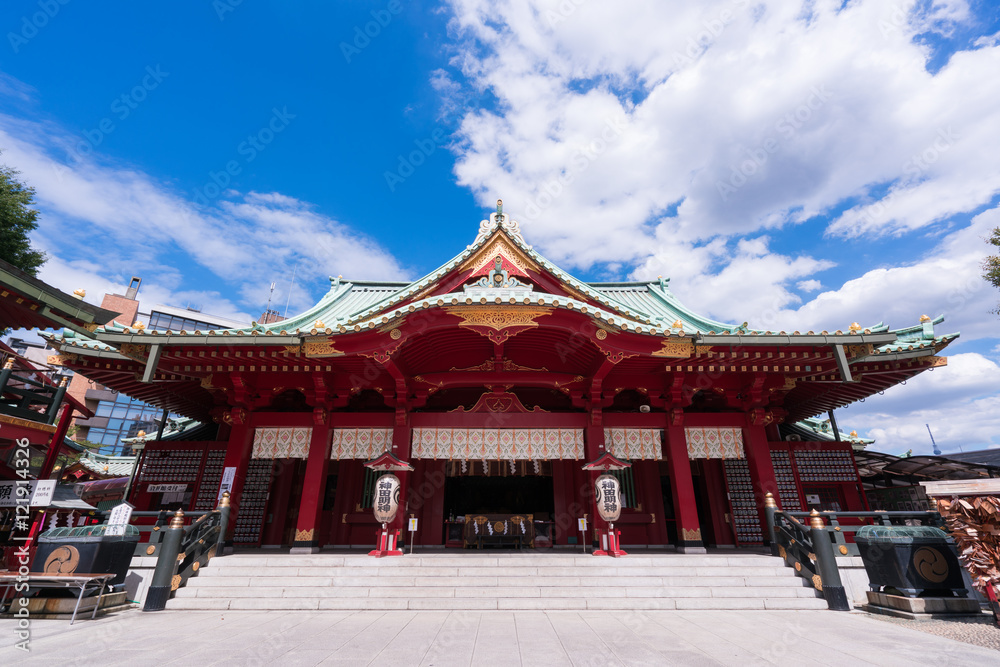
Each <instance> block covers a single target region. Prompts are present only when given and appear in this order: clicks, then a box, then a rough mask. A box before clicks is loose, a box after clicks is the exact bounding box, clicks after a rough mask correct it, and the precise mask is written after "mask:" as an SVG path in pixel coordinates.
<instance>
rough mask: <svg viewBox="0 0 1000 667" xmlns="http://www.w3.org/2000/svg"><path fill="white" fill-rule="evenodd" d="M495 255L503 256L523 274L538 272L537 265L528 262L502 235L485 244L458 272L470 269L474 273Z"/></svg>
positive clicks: (526, 257)
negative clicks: (530, 270) (531, 271)
mask: <svg viewBox="0 0 1000 667" xmlns="http://www.w3.org/2000/svg"><path fill="white" fill-rule="evenodd" d="M497 255H501V256H503V258H504V259H506V260H507V261H508V262H510V263H511V264H513V265H514V266H516V267H517V268H518V269H519V270H520V271H522V272H523V273H525V274H526V273H527V272H528V270H529V269H534V270H536V271H537V270H538V265H537V264H535V263H534V262H533V261H532V260H530V259H529V258H528V256H527V255H525V254H524V252H522V251H521V250H520V249H518V248H515V247H514V246H512V245H511V244H510V242H509V241H508V240H507V239H506V237H505V236H504V235H503V234H498V235H497V236H496V237H495V238H494V239H493V241H491V242H490V243H487V244H486V246H484V247H483V248H482V249H481V250H479V252H476V253H474V254H473V255H472V257H470V258H469V259H467V260H466V261H465V262H464V263H463V264H462V266H460V267H459V270H460V271H461V270H465V269H468V268H471V269H472V273H476V272H477V271H479V270H480V269H482V268H483V267H484V266H487V265H488V264H491V263H492V262H493V260H494V259H496V256H497Z"/></svg>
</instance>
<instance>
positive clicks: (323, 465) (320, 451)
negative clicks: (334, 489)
mask: <svg viewBox="0 0 1000 667" xmlns="http://www.w3.org/2000/svg"><path fill="white" fill-rule="evenodd" d="M318 412H320V413H322V415H321V417H322V416H325V411H323V410H319V411H318ZM329 462H330V426H329V424H328V423H327V422H326V421H325V420H322V419H321V420H320V423H318V424H317V423H315V421H314V423H313V429H312V438H311V439H310V440H309V456H308V458H307V459H306V474H305V477H304V479H303V481H302V499H301V500H300V501H299V516H298V520H297V521H296V524H295V541H294V542H292V551H291V553H293V554H309V553H316V552H318V551H319V522H320V518H321V517H320V514H321V513H322V511H323V492H324V490H325V488H326V471H327V468H328V467H329Z"/></svg>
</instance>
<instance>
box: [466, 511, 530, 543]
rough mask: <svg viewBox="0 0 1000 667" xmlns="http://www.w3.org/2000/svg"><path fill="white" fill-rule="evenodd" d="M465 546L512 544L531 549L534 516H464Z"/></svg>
mask: <svg viewBox="0 0 1000 667" xmlns="http://www.w3.org/2000/svg"><path fill="white" fill-rule="evenodd" d="M463 536H464V538H465V546H466V547H469V546H476V547H478V548H480V549H481V548H482V547H483V545H484V544H487V545H489V544H495V545H503V544H513V545H516V546H517V547H518V548H521V547H525V546H528V547H533V546H534V542H535V524H534V516H533V515H531V514H466V515H465V530H464V534H463Z"/></svg>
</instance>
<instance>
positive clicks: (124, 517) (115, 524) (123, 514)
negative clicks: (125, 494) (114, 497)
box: [104, 503, 135, 535]
mask: <svg viewBox="0 0 1000 667" xmlns="http://www.w3.org/2000/svg"><path fill="white" fill-rule="evenodd" d="M134 509H135V506H134V505H131V504H129V503H122V504H121V505H115V506H114V507H113V508H111V514H110V515H109V516H108V527H107V529H106V530H105V531H104V534H105V535H124V534H125V526H127V525H128V524H129V522H130V521H131V520H132V510H134Z"/></svg>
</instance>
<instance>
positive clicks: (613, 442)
mask: <svg viewBox="0 0 1000 667" xmlns="http://www.w3.org/2000/svg"><path fill="white" fill-rule="evenodd" d="M662 433H663V431H662V430H660V429H658V428H606V429H604V447H605V448H606V449H607V450H608V451H609V452H611V453H612V454H614V455H615V456H616V457H617V458H620V459H627V460H630V461H631V460H632V459H659V458H662V456H663V447H662V445H661V442H662Z"/></svg>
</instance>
